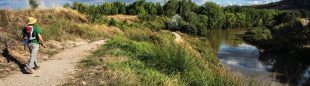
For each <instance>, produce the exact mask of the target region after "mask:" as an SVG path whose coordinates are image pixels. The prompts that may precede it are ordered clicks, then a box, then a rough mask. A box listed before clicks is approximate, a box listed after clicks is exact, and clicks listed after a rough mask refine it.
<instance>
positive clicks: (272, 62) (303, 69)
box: [208, 29, 310, 86]
mask: <svg viewBox="0 0 310 86" xmlns="http://www.w3.org/2000/svg"><path fill="white" fill-rule="evenodd" d="M244 32H245V31H244V30H241V29H236V30H224V31H212V32H210V33H209V36H208V39H209V40H210V42H211V44H212V46H213V48H214V49H216V51H218V52H217V56H218V58H219V60H220V62H221V63H222V64H223V65H224V66H225V67H227V68H228V69H229V70H230V71H232V72H233V73H234V74H236V75H240V76H243V77H245V78H247V79H254V80H256V81H258V82H264V84H263V85H289V86H310V65H309V61H303V60H301V59H297V58H300V57H303V56H304V55H302V56H299V55H296V54H275V53H274V52H260V51H259V49H257V48H256V47H255V46H253V45H250V44H248V43H246V42H244V41H243V40H242V34H243V33H244ZM261 84H262V83H260V84H259V85H261Z"/></svg>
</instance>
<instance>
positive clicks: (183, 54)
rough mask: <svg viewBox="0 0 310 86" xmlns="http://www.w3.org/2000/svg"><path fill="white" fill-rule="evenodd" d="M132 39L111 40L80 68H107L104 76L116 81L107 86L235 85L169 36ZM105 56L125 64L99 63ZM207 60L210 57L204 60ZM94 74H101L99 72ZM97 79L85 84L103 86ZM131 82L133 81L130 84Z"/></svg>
mask: <svg viewBox="0 0 310 86" xmlns="http://www.w3.org/2000/svg"><path fill="white" fill-rule="evenodd" d="M133 30H134V29H133ZM144 32H145V31H144ZM146 32H148V31H146ZM125 33H127V34H139V32H136V31H133V32H127V31H126V32H125ZM143 34H144V33H143ZM143 34H141V35H143ZM144 35H149V34H144ZM131 36H134V35H128V36H126V37H128V38H126V37H124V36H117V37H114V38H112V39H111V40H109V41H108V42H107V44H106V45H104V46H102V47H101V48H100V49H99V50H98V51H96V52H95V53H94V55H92V56H90V57H88V58H87V59H85V60H83V61H82V62H81V63H82V65H83V67H84V68H92V67H96V68H98V67H100V66H101V65H107V66H106V67H107V68H108V69H109V70H111V71H112V72H105V73H103V74H107V75H106V76H109V77H115V78H117V79H116V80H114V79H113V78H110V79H112V81H110V79H108V80H107V83H110V84H109V85H131V84H133V83H135V84H138V85H194V86H195V85H198V86H199V85H212V86H215V85H223V86H224V85H235V83H234V82H233V81H230V80H229V79H228V78H227V77H225V76H222V75H221V74H220V73H219V72H215V70H217V69H215V68H213V67H209V66H206V62H205V61H206V60H205V59H201V58H199V57H196V56H195V55H194V53H192V52H190V51H189V50H187V49H186V48H185V47H184V46H182V45H178V44H175V43H174V41H173V39H174V37H173V35H172V34H170V33H167V32H160V33H159V34H158V35H154V36H144V38H145V39H149V40H148V41H146V40H137V39H136V36H135V37H131ZM208 54H210V53H208ZM208 54H206V55H208ZM106 55H108V56H109V57H105V58H107V59H108V58H113V57H115V58H119V59H120V58H123V59H127V60H109V61H106V62H102V63H100V58H101V57H102V56H106ZM207 58H209V57H208V56H206V59H207ZM101 61H104V60H101ZM110 61H114V62H110ZM212 64H213V63H212ZM214 64H217V63H214ZM206 67H207V68H206ZM213 70H214V71H213ZM85 71H87V70H85ZM119 71H121V72H119ZM94 72H95V73H99V74H100V71H94ZM115 72H118V73H117V75H110V74H115ZM85 73H86V74H82V75H87V74H88V73H87V72H85ZM101 74H102V73H101ZM123 74H126V75H127V78H126V77H123V76H122V75H123ZM90 76H92V75H90ZM85 77H89V76H85ZM81 78H84V77H81ZM122 78H126V79H127V80H123V79H122ZM85 79H86V78H85ZM85 79H82V80H85ZM98 79H99V81H100V79H101V78H100V77H98V78H94V77H93V79H91V80H90V79H86V81H87V82H91V83H95V84H94V85H103V83H99V82H96V81H98ZM132 79H133V80H134V81H131V80H132ZM128 80H129V81H128ZM129 82H130V83H129Z"/></svg>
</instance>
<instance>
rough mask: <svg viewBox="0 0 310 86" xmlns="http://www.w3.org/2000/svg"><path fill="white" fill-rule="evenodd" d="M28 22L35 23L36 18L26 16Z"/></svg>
mask: <svg viewBox="0 0 310 86" xmlns="http://www.w3.org/2000/svg"><path fill="white" fill-rule="evenodd" d="M27 19H28V24H35V23H36V22H37V19H35V18H33V17H28V18H27Z"/></svg>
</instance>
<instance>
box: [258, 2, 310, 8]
mask: <svg viewBox="0 0 310 86" xmlns="http://www.w3.org/2000/svg"><path fill="white" fill-rule="evenodd" d="M254 7H255V8H260V9H279V10H291V9H304V10H310V0H282V1H279V2H274V3H270V4H265V5H256V6H254Z"/></svg>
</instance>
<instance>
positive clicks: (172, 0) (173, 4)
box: [164, 0, 179, 17]
mask: <svg viewBox="0 0 310 86" xmlns="http://www.w3.org/2000/svg"><path fill="white" fill-rule="evenodd" d="M178 7H179V3H178V0H169V1H168V2H167V3H166V4H165V5H164V14H165V15H166V16H168V17H171V16H174V15H175V14H176V13H177V10H178Z"/></svg>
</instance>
